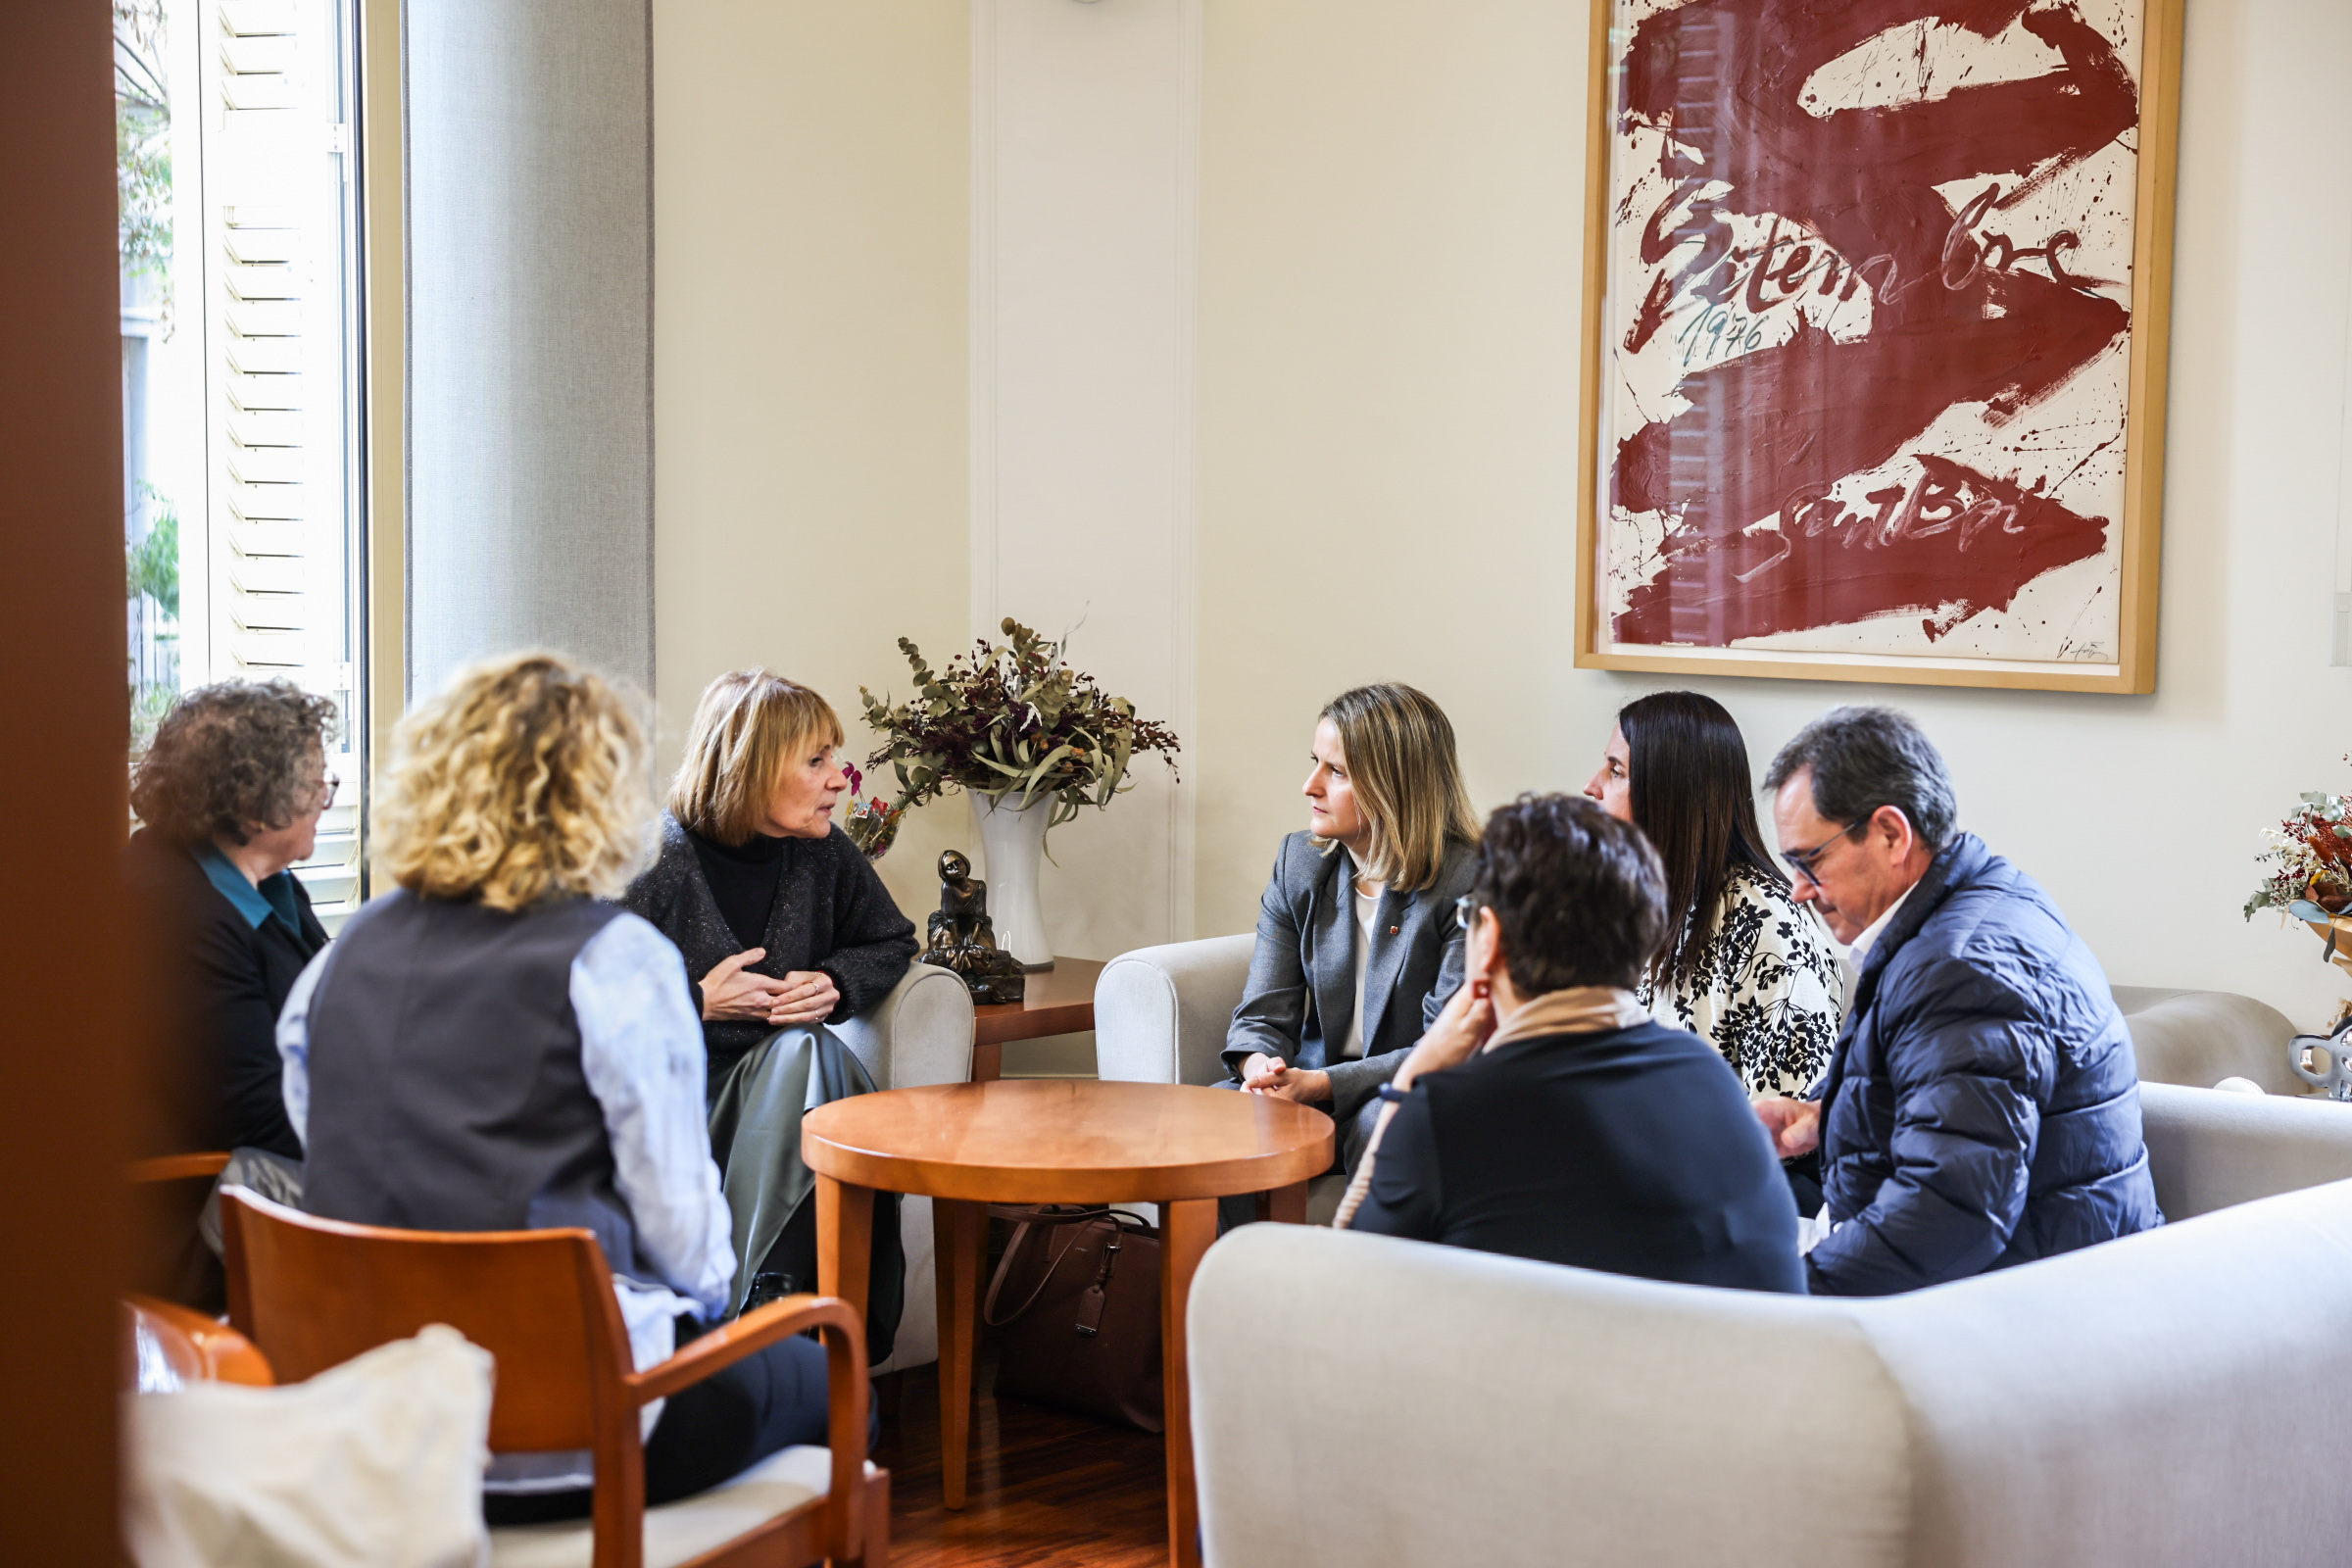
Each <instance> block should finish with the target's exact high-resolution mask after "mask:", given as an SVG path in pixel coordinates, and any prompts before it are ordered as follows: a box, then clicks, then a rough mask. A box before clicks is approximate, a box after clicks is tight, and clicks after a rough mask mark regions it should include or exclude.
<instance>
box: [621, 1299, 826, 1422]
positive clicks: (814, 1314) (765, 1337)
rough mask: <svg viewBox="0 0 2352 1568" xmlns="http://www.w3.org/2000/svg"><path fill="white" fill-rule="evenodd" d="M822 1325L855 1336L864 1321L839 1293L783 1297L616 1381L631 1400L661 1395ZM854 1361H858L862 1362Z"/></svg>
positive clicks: (642, 1400) (644, 1401)
mask: <svg viewBox="0 0 2352 1568" xmlns="http://www.w3.org/2000/svg"><path fill="white" fill-rule="evenodd" d="M826 1327H832V1328H837V1329H841V1330H844V1331H846V1332H848V1333H849V1334H851V1335H853V1336H855V1337H856V1338H857V1339H858V1340H859V1341H862V1340H863V1339H864V1338H865V1330H864V1325H862V1324H860V1323H859V1322H858V1320H857V1318H856V1317H855V1316H854V1315H853V1314H852V1313H851V1311H850V1304H849V1302H847V1301H844V1300H842V1299H840V1298H839V1297H834V1296H787V1297H785V1298H783V1299H780V1300H774V1301H770V1302H768V1303H767V1304H766V1305H765V1306H760V1307H756V1308H754V1309H753V1310H751V1311H749V1312H746V1313H744V1314H743V1316H741V1317H739V1318H737V1319H736V1320H735V1321H734V1322H732V1323H729V1324H727V1325H725V1326H724V1327H722V1328H718V1329H714V1330H712V1331H711V1333H709V1334H706V1335H704V1336H703V1337H702V1338H701V1339H699V1340H696V1341H695V1342H694V1343H693V1344H692V1345H689V1346H687V1347H686V1348H684V1349H682V1350H680V1351H678V1353H677V1354H675V1355H673V1356H671V1357H670V1358H669V1359H668V1360H666V1361H662V1362H661V1363H659V1364H658V1365H655V1366H649V1367H647V1368H646V1369H645V1370H644V1371H642V1372H632V1373H630V1374H629V1375H628V1376H627V1377H625V1378H623V1379H621V1382H622V1384H623V1385H624V1386H626V1388H627V1389H628V1391H629V1397H630V1400H631V1402H633V1403H636V1404H647V1403H651V1402H652V1401H653V1400H655V1399H666V1398H668V1397H670V1396H671V1395H673V1394H675V1393H677V1392H678V1391H679V1390H681V1389H687V1388H691V1387H693V1386H694V1385H695V1384H697V1383H700V1382H702V1381H703V1379H705V1378H707V1377H709V1376H711V1374H712V1373H714V1372H716V1371H718V1370H719V1369H720V1368H722V1367H727V1366H732V1365H733V1364H734V1363H736V1362H737V1361H740V1360H742V1359H743V1358H744V1357H745V1356H747V1355H750V1354H752V1353H754V1352H755V1351H759V1350H764V1349H766V1348H768V1347H769V1346H771V1345H773V1344H775V1343H776V1342H777V1341H778V1340H781V1339H784V1338H785V1337H787V1336H788V1335H793V1334H798V1333H800V1332H802V1331H803V1330H805V1329H821V1328H826ZM858 1364H859V1365H860V1366H862V1365H864V1363H863V1362H862V1361H860V1362H859V1363H858Z"/></svg>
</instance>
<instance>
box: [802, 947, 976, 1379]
mask: <svg viewBox="0 0 2352 1568" xmlns="http://www.w3.org/2000/svg"><path fill="white" fill-rule="evenodd" d="M834 1032H835V1033H837V1034H839V1035H840V1036H841V1038H842V1039H843V1040H844V1041H845V1042H847V1043H848V1045H849V1048H850V1051H851V1053H852V1054H855V1055H856V1056H857V1058H858V1061H860V1062H861V1063H863V1064H864V1066H865V1070H866V1072H867V1073H868V1074H869V1075H870V1076H871V1077H872V1078H873V1080H874V1087H875V1088H877V1089H910V1088H912V1087H914V1086H915V1085H917V1084H960V1083H967V1082H969V1081H970V1079H971V1076H972V996H971V993H970V992H968V991H966V990H964V988H963V982H962V981H960V980H958V979H956V976H954V975H952V974H950V973H949V972H948V971H947V970H945V969H941V968H937V967H935V966H933V965H931V964H927V963H917V964H913V965H910V966H909V967H908V968H907V974H906V976H905V977H904V978H903V979H901V980H900V981H899V983H898V984H897V985H896V986H894V987H892V988H891V992H890V995H888V996H886V997H884V998H883V999H882V1000H881V1001H880V1002H877V1003H875V1004H874V1005H872V1006H871V1007H868V1008H867V1009H866V1010H865V1011H863V1012H861V1013H859V1014H858V1016H857V1017H855V1018H852V1019H850V1020H849V1021H848V1022H846V1023H842V1024H838V1025H836V1026H835V1030H834ZM899 1243H900V1245H901V1246H902V1247H903V1248H905V1250H906V1252H907V1311H906V1315H905V1316H904V1317H902V1318H900V1319H899V1336H898V1340H897V1343H896V1344H895V1345H893V1346H892V1348H891V1352H890V1359H889V1360H887V1361H884V1362H883V1363H882V1364H881V1365H880V1366H878V1367H875V1368H874V1372H875V1374H876V1375H877V1376H878V1375H880V1374H881V1373H884V1372H898V1371H902V1370H904V1369H905V1368H907V1367H910V1366H925V1365H928V1364H929V1363H931V1362H933V1361H936V1360H938V1359H939V1307H938V1300H939V1282H938V1279H937V1277H936V1271H935V1270H934V1268H933V1266H932V1236H931V1200H929V1199H928V1198H903V1199H901V1200H899Z"/></svg>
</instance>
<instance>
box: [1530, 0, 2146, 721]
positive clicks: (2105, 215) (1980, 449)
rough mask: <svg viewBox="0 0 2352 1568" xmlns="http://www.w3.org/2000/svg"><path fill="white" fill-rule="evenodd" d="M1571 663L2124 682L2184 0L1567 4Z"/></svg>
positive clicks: (2139, 658)
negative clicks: (1573, 176) (1578, 301)
mask: <svg viewBox="0 0 2352 1568" xmlns="http://www.w3.org/2000/svg"><path fill="white" fill-rule="evenodd" d="M1593 5H1594V14H1593V83H1592V91H1593V125H1592V144H1591V155H1590V156H1591V165H1590V173H1589V180H1588V188H1589V194H1590V198H1591V208H1590V217H1589V220H1588V221H1589V228H1588V232H1587V243H1586V267H1587V279H1588V289H1587V300H1586V318H1585V366H1584V372H1585V379H1584V391H1585V401H1584V408H1585V428H1584V431H1583V437H1584V450H1583V460H1584V461H1583V469H1582V483H1583V512H1582V517H1581V519H1580V561H1581V570H1582V575H1583V580H1582V583H1581V584H1580V591H1579V596H1578V606H1577V628H1576V629H1577V656H1576V662H1577V663H1578V664H1579V665H1582V666H1586V667H1597V668H1609V669H1642V670H1663V671H1679V672H1688V673H1692V674H1698V673H1709V674H1727V673H1728V674H1749V675H1774V676H1784V677H1789V676H1794V677H1800V678H1811V679H1834V680H1877V681H1900V682H1910V683H1920V684H1936V685H1965V686H2009V687H2042V688H2051V689H2061V690H2073V691H2107V692H2147V691H2152V690H2154V689H2155V678H2156V669H2155V650H2156V591H2157V546H2158V530H2159V522H2160V519H2161V509H2162V479H2163V458H2164V392H2165V354H2166V319H2167V311H2168V308H2169V301H2170V296H2171V289H2172V282H2171V255H2172V206H2173V153H2174V144H2175V141H2176V130H2177V126H2178V123H2179V113H2180V111H2179V80H2180V11H2181V0H2057V3H2051V0H1593Z"/></svg>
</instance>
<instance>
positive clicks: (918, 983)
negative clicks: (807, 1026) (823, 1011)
mask: <svg viewBox="0 0 2352 1568" xmlns="http://www.w3.org/2000/svg"><path fill="white" fill-rule="evenodd" d="M834 1033H836V1034H838V1035H840V1036H841V1038H842V1039H843V1040H844V1041H846V1042H848V1044H849V1048H850V1051H851V1052H852V1053H853V1054H855V1055H856V1056H857V1057H858V1060H859V1061H860V1062H862V1063H864V1065H865V1070H866V1071H867V1072H868V1073H869V1074H871V1075H872V1077H873V1080H874V1087H875V1088H877V1089H907V1088H911V1087H913V1086H914V1085H916V1084H960V1083H968V1082H970V1081H971V1076H972V994H971V993H970V992H969V991H966V990H965V989H964V988H963V982H962V981H961V980H958V979H956V976H954V975H953V974H950V973H949V972H948V971H947V970H945V969H942V968H939V967H937V966H935V965H933V964H928V963H917V964H910V965H908V966H907V974H906V977H905V978H904V979H902V980H900V981H899V983H898V984H897V985H895V986H893V987H891V989H890V994H889V995H888V996H886V997H884V998H883V999H882V1000H881V1001H880V1002H877V1003H875V1004H874V1005H872V1006H870V1007H868V1008H866V1009H865V1011H863V1012H861V1013H859V1014H858V1016H857V1017H855V1018H852V1019H850V1020H849V1021H848V1022H846V1023H840V1024H836V1025H834Z"/></svg>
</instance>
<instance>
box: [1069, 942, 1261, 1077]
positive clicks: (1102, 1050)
mask: <svg viewBox="0 0 2352 1568" xmlns="http://www.w3.org/2000/svg"><path fill="white" fill-rule="evenodd" d="M1256 940H1257V939H1256V938H1255V937H1253V936H1251V935H1250V934H1249V933H1248V932H1244V933H1242V934H1241V935H1240V936H1231V937H1210V938H1208V939H1207V940H1205V941H1201V942H1172V943H1169V944H1168V945H1167V946H1165V947H1158V948H1138V949H1136V950H1135V951H1134V952H1133V953H1122V954H1120V955H1119V956H1117V957H1115V958H1113V959H1111V960H1110V962H1109V963H1107V964H1105V965H1104V966H1103V974H1102V977H1101V978H1100V979H1098V980H1097V981H1096V982H1095V1071H1096V1073H1097V1074H1098V1075H1099V1076H1101V1077H1103V1078H1106V1079H1119V1080H1124V1081H1127V1082H1131V1083H1148V1084H1212V1083H1215V1082H1216V1081H1217V1080H1218V1079H1220V1078H1222V1077H1224V1076H1225V1066H1224V1063H1223V1061H1222V1060H1221V1059H1220V1058H1219V1053H1221V1052H1222V1051H1223V1050H1224V1049H1225V1031H1226V1027H1227V1026H1228V1025H1230V1024H1231V1023H1232V1022H1233V1009H1234V1008H1235V1007H1237V1006H1239V1005H1241V1001H1242V988H1243V986H1244V985H1246V984H1247V983H1248V981H1249V979H1250V950H1251V948H1252V947H1253V946H1254V945H1255V943H1256Z"/></svg>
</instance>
